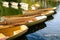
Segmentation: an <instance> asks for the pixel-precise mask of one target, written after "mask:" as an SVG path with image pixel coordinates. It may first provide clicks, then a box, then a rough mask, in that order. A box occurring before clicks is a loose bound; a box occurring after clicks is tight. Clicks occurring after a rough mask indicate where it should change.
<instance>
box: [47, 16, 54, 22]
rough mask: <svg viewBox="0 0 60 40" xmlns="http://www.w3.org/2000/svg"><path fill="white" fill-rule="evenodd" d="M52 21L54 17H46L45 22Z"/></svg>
mask: <svg viewBox="0 0 60 40" xmlns="http://www.w3.org/2000/svg"><path fill="white" fill-rule="evenodd" d="M53 19H54V17H53V16H52V15H51V16H48V17H47V20H46V21H50V20H53Z"/></svg>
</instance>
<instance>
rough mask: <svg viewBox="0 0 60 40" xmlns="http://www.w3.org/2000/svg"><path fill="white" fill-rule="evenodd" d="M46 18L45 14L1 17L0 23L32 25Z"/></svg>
mask: <svg viewBox="0 0 60 40" xmlns="http://www.w3.org/2000/svg"><path fill="white" fill-rule="evenodd" d="M46 19H47V16H38V17H35V16H29V17H3V20H4V21H2V22H0V25H10V27H11V25H15V26H16V25H23V24H25V25H28V26H31V25H34V24H37V23H40V22H43V21H45V20H46Z"/></svg>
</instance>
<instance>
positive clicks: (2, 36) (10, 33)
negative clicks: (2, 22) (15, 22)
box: [0, 25, 28, 40]
mask: <svg viewBox="0 0 60 40" xmlns="http://www.w3.org/2000/svg"><path fill="white" fill-rule="evenodd" d="M3 27H4V26H3ZM27 31H28V27H27V26H26V25H21V26H13V27H10V28H3V29H0V40H6V39H10V40H12V39H13V38H16V37H18V36H21V35H22V34H24V33H26V32H27Z"/></svg>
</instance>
